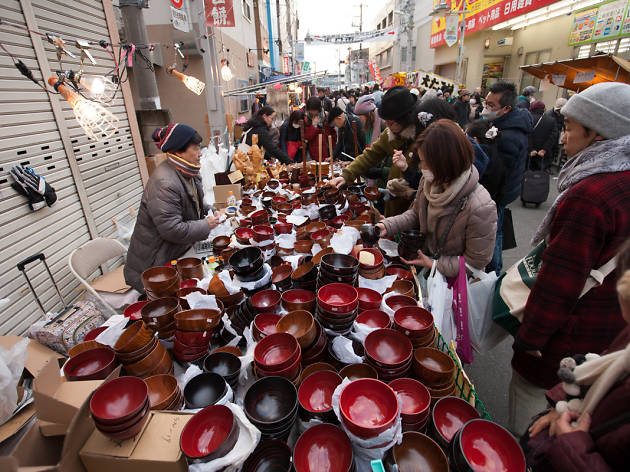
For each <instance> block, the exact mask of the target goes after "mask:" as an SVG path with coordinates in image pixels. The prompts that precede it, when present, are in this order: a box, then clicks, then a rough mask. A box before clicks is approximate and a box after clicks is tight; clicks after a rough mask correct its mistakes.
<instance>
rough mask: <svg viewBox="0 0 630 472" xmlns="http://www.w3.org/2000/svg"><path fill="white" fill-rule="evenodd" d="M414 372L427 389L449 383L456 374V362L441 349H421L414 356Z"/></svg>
mask: <svg viewBox="0 0 630 472" xmlns="http://www.w3.org/2000/svg"><path fill="white" fill-rule="evenodd" d="M413 370H414V372H415V373H416V376H417V378H418V380H420V381H421V382H422V383H424V384H425V385H426V386H427V387H429V386H431V385H442V384H444V383H446V382H449V381H450V380H451V379H452V378H453V375H454V373H455V362H453V359H451V357H450V356H449V355H448V354H446V353H444V352H442V351H440V350H439V349H434V348H429V347H420V348H418V349H416V350H415V352H414V355H413Z"/></svg>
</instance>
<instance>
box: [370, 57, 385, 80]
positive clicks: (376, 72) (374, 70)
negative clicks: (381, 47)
mask: <svg viewBox="0 0 630 472" xmlns="http://www.w3.org/2000/svg"><path fill="white" fill-rule="evenodd" d="M368 67H369V68H370V73H371V74H372V78H373V79H374V82H376V83H378V84H380V83H381V82H382V81H383V79H382V77H381V69H380V68H379V67H378V64H377V63H376V62H372V61H368Z"/></svg>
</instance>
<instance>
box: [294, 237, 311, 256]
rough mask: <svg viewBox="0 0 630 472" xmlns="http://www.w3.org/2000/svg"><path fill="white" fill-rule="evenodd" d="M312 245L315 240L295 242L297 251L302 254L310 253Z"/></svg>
mask: <svg viewBox="0 0 630 472" xmlns="http://www.w3.org/2000/svg"><path fill="white" fill-rule="evenodd" d="M312 247H313V241H310V240H302V241H295V244H294V249H295V252H298V253H300V254H310V253H311V249H312Z"/></svg>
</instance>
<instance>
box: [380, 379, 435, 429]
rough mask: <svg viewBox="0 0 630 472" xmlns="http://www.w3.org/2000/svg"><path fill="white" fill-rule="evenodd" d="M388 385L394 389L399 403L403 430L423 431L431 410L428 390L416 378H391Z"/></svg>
mask: <svg viewBox="0 0 630 472" xmlns="http://www.w3.org/2000/svg"><path fill="white" fill-rule="evenodd" d="M389 386H390V387H391V388H393V389H394V392H396V394H397V395H398V400H399V401H400V403H401V406H400V416H401V420H402V427H403V431H420V432H425V430H426V426H427V423H428V421H429V411H430V410H431V394H430V393H429V390H427V388H426V387H425V386H424V385H422V384H421V383H420V382H418V381H417V380H414V379H409V378H401V379H395V380H392V381H391V382H390V383H389Z"/></svg>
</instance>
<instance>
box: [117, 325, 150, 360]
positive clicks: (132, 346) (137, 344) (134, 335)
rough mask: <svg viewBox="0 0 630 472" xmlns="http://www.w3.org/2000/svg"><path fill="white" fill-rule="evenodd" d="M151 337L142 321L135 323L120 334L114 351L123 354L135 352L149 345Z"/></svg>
mask: <svg viewBox="0 0 630 472" xmlns="http://www.w3.org/2000/svg"><path fill="white" fill-rule="evenodd" d="M153 337H154V333H153V331H152V330H150V329H149V328H148V327H147V326H146V325H145V324H144V322H143V321H140V320H139V321H135V322H134V323H133V324H131V326H129V327H127V328H126V329H125V330H124V331H123V332H122V334H121V335H120V337H119V338H118V341H116V344H114V350H115V351H116V352H117V353H125V354H126V353H131V352H135V351H138V350H139V349H141V348H143V347H144V346H146V345H147V344H149V342H150V341H151V340H152V339H153Z"/></svg>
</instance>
